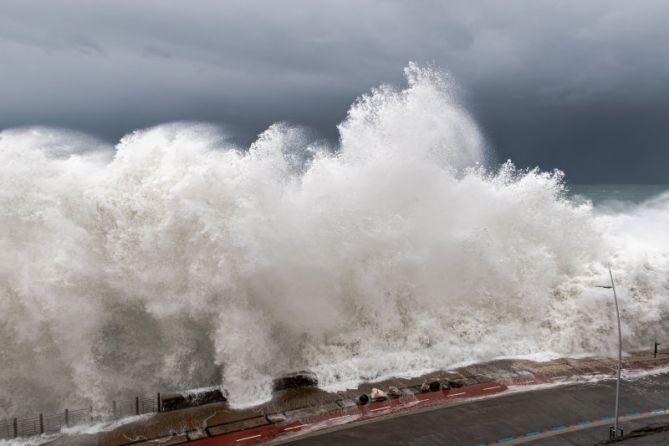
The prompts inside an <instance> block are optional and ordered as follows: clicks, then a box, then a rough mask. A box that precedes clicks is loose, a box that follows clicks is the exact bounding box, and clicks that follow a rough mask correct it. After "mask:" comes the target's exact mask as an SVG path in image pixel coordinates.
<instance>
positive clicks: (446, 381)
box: [441, 378, 451, 389]
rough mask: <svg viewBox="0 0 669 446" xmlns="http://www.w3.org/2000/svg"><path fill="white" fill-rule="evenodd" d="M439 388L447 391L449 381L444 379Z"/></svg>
mask: <svg viewBox="0 0 669 446" xmlns="http://www.w3.org/2000/svg"><path fill="white" fill-rule="evenodd" d="M441 387H442V388H444V389H448V388H450V387H451V381H450V380H449V379H448V378H444V379H442V380H441Z"/></svg>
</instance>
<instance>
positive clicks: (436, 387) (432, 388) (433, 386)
mask: <svg viewBox="0 0 669 446" xmlns="http://www.w3.org/2000/svg"><path fill="white" fill-rule="evenodd" d="M429 386H430V392H437V391H439V390H441V383H440V382H439V381H432V382H431V383H430V384H429Z"/></svg>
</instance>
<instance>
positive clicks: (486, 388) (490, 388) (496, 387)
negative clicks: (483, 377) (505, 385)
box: [483, 386, 502, 390]
mask: <svg viewBox="0 0 669 446" xmlns="http://www.w3.org/2000/svg"><path fill="white" fill-rule="evenodd" d="M501 388H502V386H492V387H484V388H483V390H492V389H501Z"/></svg>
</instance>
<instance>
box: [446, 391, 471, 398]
mask: <svg viewBox="0 0 669 446" xmlns="http://www.w3.org/2000/svg"><path fill="white" fill-rule="evenodd" d="M466 393H467V392H458V393H451V394H450V395H448V398H450V397H452V396H458V395H464V394H466Z"/></svg>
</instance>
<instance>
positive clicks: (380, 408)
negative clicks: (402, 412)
mask: <svg viewBox="0 0 669 446" xmlns="http://www.w3.org/2000/svg"><path fill="white" fill-rule="evenodd" d="M384 409H390V406H384V407H377V408H376V409H369V411H370V412H376V411H377V410H384Z"/></svg>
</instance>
